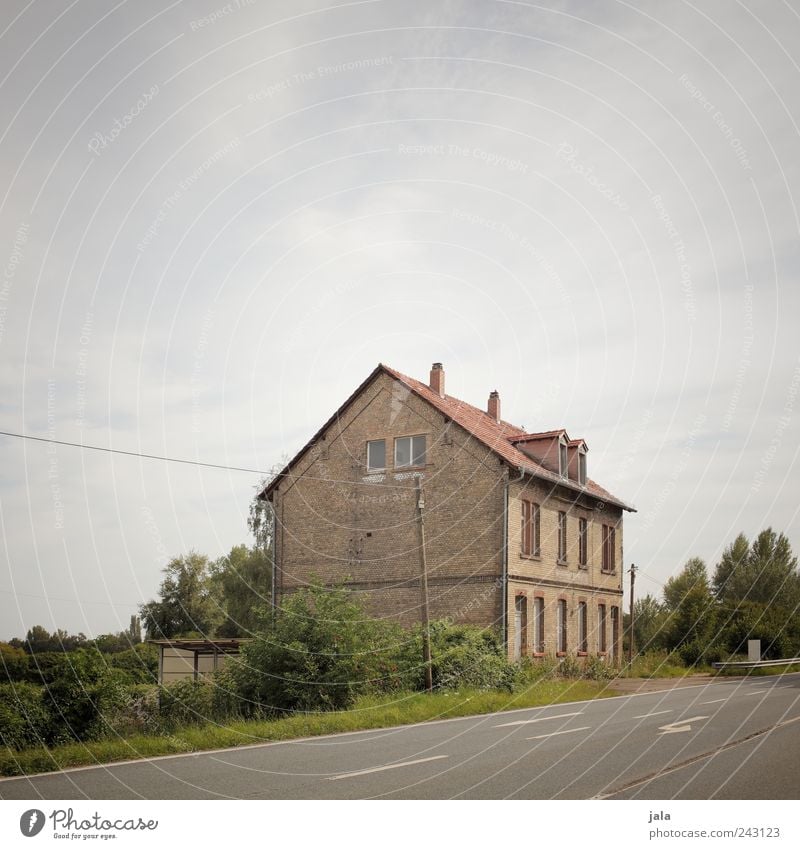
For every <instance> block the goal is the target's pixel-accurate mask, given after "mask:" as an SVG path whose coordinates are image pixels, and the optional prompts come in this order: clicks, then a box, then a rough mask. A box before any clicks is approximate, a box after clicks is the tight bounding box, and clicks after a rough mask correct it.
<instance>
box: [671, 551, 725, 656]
mask: <svg viewBox="0 0 800 849" xmlns="http://www.w3.org/2000/svg"><path fill="white" fill-rule="evenodd" d="M664 605H665V607H666V609H667V616H666V618H665V621H664V628H663V632H664V635H665V639H666V642H667V645H668V647H670V648H672V649H677V650H678V651H680V652H681V656H682V657H683V659H684V662H686V663H689V664H692V663H697V662H699V661H701V660H704V659H705V660H707V659H708V658H707V657H706V652H709V653H711V652H712V642H713V640H714V638H715V634H716V632H715V629H716V604H715V601H714V597H713V595H712V593H711V587H710V585H709V582H708V573H707V572H706V564H705V563H704V562H703V561H702V560H701V559H700V558H699V557H693V558H691V559H690V560H689V561H688V562H687V563H686V565H685V566H684V568H683V570H682V571H681V572H680V573H679V574H678V575H677V576H675V577H672V578H670V579H669V580H668V581H667V583H666V584H665V585H664Z"/></svg>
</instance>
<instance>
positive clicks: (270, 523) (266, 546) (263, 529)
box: [247, 478, 275, 560]
mask: <svg viewBox="0 0 800 849" xmlns="http://www.w3.org/2000/svg"><path fill="white" fill-rule="evenodd" d="M269 482H270V479H269V478H262V480H261V482H260V483H259V484H258V486H257V487H256V494H255V496H254V497H253V500H252V501H251V502H250V513H249V515H248V517H247V527H248V528H249V529H250V533H251V534H252V535H253V538H254V539H255V545H256V548H258V549H260V550H261V551H262V552H264V554H265V555H267V556H268V557H269V559H270V560H272V542H273V539H274V536H275V514H274V513H273V511H272V505H271V504H270V503H269V501H267V500H266V499H263V498H260V497H259V496H260V494H261V493H262V492H263V491H264V487H266V486H267V485H268V484H269Z"/></svg>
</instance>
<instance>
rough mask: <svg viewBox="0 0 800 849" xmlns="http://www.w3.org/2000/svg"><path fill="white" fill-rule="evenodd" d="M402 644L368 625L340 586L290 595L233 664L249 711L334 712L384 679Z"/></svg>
mask: <svg viewBox="0 0 800 849" xmlns="http://www.w3.org/2000/svg"><path fill="white" fill-rule="evenodd" d="M401 641H402V637H401V635H400V631H399V628H397V627H396V626H392V625H389V624H387V623H385V622H382V621H379V620H374V619H368V618H367V617H366V616H365V615H364V612H363V610H362V607H361V605H360V604H358V603H356V601H354V598H353V594H352V593H350V592H348V591H347V590H345V589H344V588H343V587H334V588H323V587H321V586H311V587H308V588H305V589H301V590H299V591H297V592H295V593H292V595H290V596H289V597H288V598H287V599H286V600H285V601H284V604H283V606H282V607H281V608H280V609H279V610H277V611H276V612H275V616H274V618H273V619H268V620H267V621H266V623H265V629H264V630H263V631H261V632H259V633H258V634H257V635H256V636H255V638H254V639H253V640H252V641H251V642H248V643H246V644H245V645H244V646H243V647H242V654H241V657H240V658H239V660H238V661H237V662H233V663H232V672H233V674H234V676H235V680H236V684H237V689H238V692H239V694H240V695H241V696H242V697H243V699H244V702H243V703H244V704H246V705H250V706H251V707H250V710H262V711H265V712H267V713H270V712H279V711H292V710H304V711H313V710H337V709H343V708H346V707H348V706H349V705H351V704H352V703H353V700H354V699H355V697H356V696H357V695H358V694H359V693H362V692H365V691H366V690H367V689H368V688H369V687H370V686H376V685H379V684H380V683H381V681H382V672H383V668H382V666H383V664H382V661H385V660H386V658H388V657H389V656H390V655H391V652H392V649H393V646H394V645H396V644H397V643H399V642H401Z"/></svg>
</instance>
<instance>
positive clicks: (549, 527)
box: [261, 363, 633, 658]
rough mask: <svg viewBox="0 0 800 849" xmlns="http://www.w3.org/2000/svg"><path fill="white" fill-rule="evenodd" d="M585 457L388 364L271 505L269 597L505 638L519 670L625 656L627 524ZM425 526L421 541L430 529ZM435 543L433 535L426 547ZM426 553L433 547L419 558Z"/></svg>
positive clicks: (283, 480) (279, 486)
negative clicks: (345, 604)
mask: <svg viewBox="0 0 800 849" xmlns="http://www.w3.org/2000/svg"><path fill="white" fill-rule="evenodd" d="M588 450H589V449H588V446H587V444H586V442H584V440H582V439H570V438H569V436H568V435H567V433H566V431H565V430H552V431H547V432H545V433H527V432H526V431H524V430H523V429H522V428H519V427H515V426H514V425H511V424H509V423H508V422H505V421H503V419H502V418H501V415H500V397H499V395H498V393H497V392H492V393H491V394H490V395H489V399H488V403H487V405H486V408H485V409H479V408H477V407H473V406H472V405H471V404H467V403H465V402H464V401H460V400H459V399H457V398H453V397H452V396H451V395H448V394H447V393H446V392H445V373H444V369H443V368H442V365H441V363H434V364H433V368H432V369H431V372H430V379H429V381H428V383H422V382H420V381H418V380H414V379H413V378H410V377H406V376H405V375H403V374H400V373H399V372H397V371H395V370H394V369H391V368H389V367H388V366H385V365H379V366H378V367H377V368H376V369H375V370H374V371H373V372H372V373H371V374H370V375H369V376H368V377H367V379H366V380H365V381H364V382H363V383H362V384H361V385H360V386H359V387H358V388H357V389H356V390H355V392H353V394H352V395H351V396H350V397H349V398H348V399H347V400H346V401H345V402H344V403H343V404H342V405H341V407H339V409H338V410H337V411H336V412H335V413H334V414H333V415H332V416H331V418H330V419H328V421H327V422H325V424H324V425H323V426H322V427H321V428H320V429H319V431H317V433H316V434H315V435H314V436H313V437H312V438H311V440H309V442H308V443H307V444H306V445H305V447H303V448H302V450H301V451H300V452H299V453H298V454H297V455H296V456H295V457H294V458H293V459H292V460H291V461H290V462H289V463H288V464H287V465H286V467H285V468H284V469H283V470H282V471H281V472H280V473H279V474H277V475H276V477H275V478H274V479H273V480H272V481H271V483H270V484H269V485H268V486H267V487H266V488H265V489H264V491H263V492H262V493H261V497H262V498H266V499H268V500H269V501H270V502H271V504H272V507H273V510H274V513H275V520H276V531H275V570H274V576H275V577H274V584H275V585H274V588H273V589H274V592H273V598H274V599H275V600H276V603H278V604H280V600H281V598H283V597H284V596H285V595H286V594H287V593H291V592H292V591H293V590H295V589H297V588H299V587H302V586H304V585H306V584H308V583H310V582H312V581H314V580H316V581H322V582H324V583H329V584H334V583H340V582H341V581H342V580H344V579H345V578H347V579H348V581H349V586H350V587H351V588H352V589H353V590H354V591H356V592H358V593H361V594H363V598H364V600H365V601H366V604H367V609H368V610H369V611H370V613H371V614H372V615H374V616H377V617H389V618H393V619H397V620H399V621H400V622H402V623H406V624H411V623H414V622H419V621H420V619H421V609H422V608H421V605H422V598H423V595H422V587H423V581H422V575H423V570H424V571H425V573H426V575H427V586H428V597H429V608H430V616H431V618H434V619H435V618H449V619H451V620H452V621H454V622H460V623H472V624H476V625H480V626H483V627H496V628H498V629H499V630H500V632H501V633H502V634H503V637H504V639H505V643H506V646H507V649H508V653H509V656H510V657H512V658H515V657H519V656H521V655H523V654H530V655H534V656H537V655H539V656H541V655H544V654H566V653H575V654H578V655H581V654H596V653H599V654H605V655H606V656H608V657H612V658H615V657H618V656H619V652H620V646H621V634H620V630H621V609H622V575H623V561H622V517H623V512H624V511H626V510H627V511H631V510H633V508H632V507H630V506H628V505H627V504H625V503H624V502H623V501H621V500H619V499H618V498H615V497H614V496H612V495H611V494H610V493H609V492H607V491H606V490H605V489H603V488H602V487H600V486H599V485H598V484H596V483H595V482H594V481H592V480H590V479H589V477H588V476H587V455H588ZM423 524H424V528H423ZM423 531H424V532H423ZM423 540H424V544H423Z"/></svg>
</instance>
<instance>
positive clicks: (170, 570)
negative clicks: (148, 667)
mask: <svg viewBox="0 0 800 849" xmlns="http://www.w3.org/2000/svg"><path fill="white" fill-rule="evenodd" d="M163 571H164V575H165V577H164V580H163V581H162V582H161V586H160V588H159V595H160V597H161V598H160V600H159V601H149V602H147V603H146V604H143V605H141V606H140V608H139V613H140V616H141V619H142V623H143V625H144V627H145V629H146V630H147V635H148V637H150V638H154V637H156V638H157V637H163V638H166V639H169V638H171V637H177V636H186V635H187V634H189V633H200V634H202V635H209V634H210V633H211V632H212V631H213V628H214V625H215V623H216V621H217V620H218V619H219V613H220V611H219V605H218V604H217V602H216V600H215V599H214V596H213V592H212V585H211V580H210V573H209V561H208V558H207V557H206V556H205V555H203V554H198V553H197V552H196V551H190V552H189V553H188V554H186V555H184V556H182V557H174V558H173V559H172V560H170V562H169V563H168V564H167V565H166V566H165V567H164V570H163Z"/></svg>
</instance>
